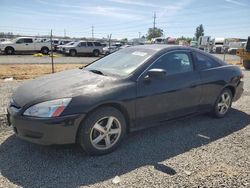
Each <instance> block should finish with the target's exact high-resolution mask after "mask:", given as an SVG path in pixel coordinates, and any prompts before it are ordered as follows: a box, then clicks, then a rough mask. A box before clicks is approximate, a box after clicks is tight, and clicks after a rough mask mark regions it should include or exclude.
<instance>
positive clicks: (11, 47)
mask: <svg viewBox="0 0 250 188" xmlns="http://www.w3.org/2000/svg"><path fill="white" fill-rule="evenodd" d="M8 48H12V49H13V50H14V51H15V48H14V47H13V46H6V47H5V48H4V51H6V49H8Z"/></svg>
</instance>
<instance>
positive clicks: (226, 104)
mask: <svg viewBox="0 0 250 188" xmlns="http://www.w3.org/2000/svg"><path fill="white" fill-rule="evenodd" d="M231 100H232V99H231V96H230V94H229V93H227V92H224V93H222V95H221V97H220V100H219V102H218V105H217V108H218V112H219V113H220V114H225V113H226V112H227V111H228V109H229V108H230V105H231Z"/></svg>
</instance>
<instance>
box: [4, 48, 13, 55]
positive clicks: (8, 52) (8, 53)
mask: <svg viewBox="0 0 250 188" xmlns="http://www.w3.org/2000/svg"><path fill="white" fill-rule="evenodd" d="M14 53H15V50H14V48H12V47H7V48H5V54H7V55H13V54H14Z"/></svg>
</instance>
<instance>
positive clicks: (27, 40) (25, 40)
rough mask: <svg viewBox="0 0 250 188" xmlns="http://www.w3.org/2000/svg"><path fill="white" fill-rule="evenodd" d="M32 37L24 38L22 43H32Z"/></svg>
mask: <svg viewBox="0 0 250 188" xmlns="http://www.w3.org/2000/svg"><path fill="white" fill-rule="evenodd" d="M32 42H33V41H32V39H24V43H32Z"/></svg>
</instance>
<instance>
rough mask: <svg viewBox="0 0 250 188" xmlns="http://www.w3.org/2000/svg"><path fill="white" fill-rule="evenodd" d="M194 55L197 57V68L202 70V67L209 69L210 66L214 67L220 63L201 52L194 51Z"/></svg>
mask: <svg viewBox="0 0 250 188" xmlns="http://www.w3.org/2000/svg"><path fill="white" fill-rule="evenodd" d="M195 55H196V59H197V62H196V63H197V67H198V69H199V70H204V69H210V68H214V67H218V66H220V65H221V64H220V63H219V62H217V61H216V60H214V59H212V58H210V57H208V56H206V55H203V54H201V53H197V52H196V53H195Z"/></svg>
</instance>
